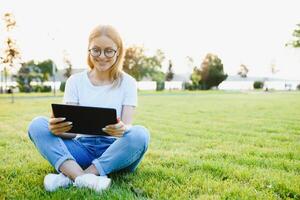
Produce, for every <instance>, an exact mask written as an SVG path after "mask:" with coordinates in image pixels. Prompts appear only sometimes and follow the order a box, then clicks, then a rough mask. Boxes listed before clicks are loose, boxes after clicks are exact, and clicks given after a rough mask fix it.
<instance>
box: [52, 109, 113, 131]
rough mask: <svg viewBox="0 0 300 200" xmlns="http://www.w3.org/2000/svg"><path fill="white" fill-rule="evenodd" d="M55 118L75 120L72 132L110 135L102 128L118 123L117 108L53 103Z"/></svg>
mask: <svg viewBox="0 0 300 200" xmlns="http://www.w3.org/2000/svg"><path fill="white" fill-rule="evenodd" d="M51 106H52V111H53V114H54V117H55V118H59V117H64V118H66V120H65V121H70V122H73V124H72V125H73V127H72V129H71V130H70V131H68V132H70V133H79V134H88V135H108V134H107V133H105V132H103V131H102V128H104V127H105V126H107V125H109V124H116V123H117V114H116V109H114V108H99V107H88V106H78V105H68V104H51Z"/></svg>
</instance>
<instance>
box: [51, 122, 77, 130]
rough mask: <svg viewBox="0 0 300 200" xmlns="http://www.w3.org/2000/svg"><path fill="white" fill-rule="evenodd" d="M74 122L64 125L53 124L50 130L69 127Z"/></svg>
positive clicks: (64, 123) (63, 123)
mask: <svg viewBox="0 0 300 200" xmlns="http://www.w3.org/2000/svg"><path fill="white" fill-rule="evenodd" d="M71 124H72V122H62V123H58V124H51V125H50V129H51V130H52V129H57V128H63V127H65V126H69V125H71Z"/></svg>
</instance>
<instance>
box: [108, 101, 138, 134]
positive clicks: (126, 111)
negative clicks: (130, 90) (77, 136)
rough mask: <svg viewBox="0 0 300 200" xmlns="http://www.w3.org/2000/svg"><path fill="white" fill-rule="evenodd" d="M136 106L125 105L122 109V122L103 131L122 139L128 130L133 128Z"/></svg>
mask: <svg viewBox="0 0 300 200" xmlns="http://www.w3.org/2000/svg"><path fill="white" fill-rule="evenodd" d="M134 111H135V106H127V105H124V106H123V107H122V113H121V120H118V123H117V124H113V125H108V126H106V127H105V128H104V129H103V131H104V132H106V133H108V134H109V135H111V136H116V137H122V136H123V134H124V133H125V131H126V130H128V129H129V128H130V127H131V123H132V121H133V116H134Z"/></svg>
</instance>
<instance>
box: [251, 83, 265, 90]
mask: <svg viewBox="0 0 300 200" xmlns="http://www.w3.org/2000/svg"><path fill="white" fill-rule="evenodd" d="M253 87H254V89H262V88H263V87H264V82H262V81H255V82H254V83H253Z"/></svg>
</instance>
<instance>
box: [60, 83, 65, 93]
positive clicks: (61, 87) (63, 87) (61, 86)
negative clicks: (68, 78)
mask: <svg viewBox="0 0 300 200" xmlns="http://www.w3.org/2000/svg"><path fill="white" fill-rule="evenodd" d="M65 87H66V82H65V81H64V82H61V83H60V86H59V90H60V91H62V92H64V91H65Z"/></svg>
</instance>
